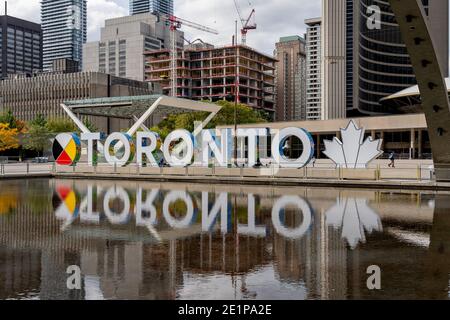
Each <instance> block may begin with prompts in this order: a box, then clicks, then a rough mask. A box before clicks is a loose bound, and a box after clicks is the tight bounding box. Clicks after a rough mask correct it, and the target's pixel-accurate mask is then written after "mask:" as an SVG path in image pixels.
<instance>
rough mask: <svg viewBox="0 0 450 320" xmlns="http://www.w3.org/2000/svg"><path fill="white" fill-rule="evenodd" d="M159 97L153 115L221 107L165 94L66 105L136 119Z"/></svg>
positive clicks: (213, 110)
mask: <svg viewBox="0 0 450 320" xmlns="http://www.w3.org/2000/svg"><path fill="white" fill-rule="evenodd" d="M158 99H159V100H160V101H159V103H158V104H157V107H156V108H155V110H154V112H152V116H160V117H164V116H167V115H169V114H173V113H185V112H197V111H203V112H208V113H217V112H219V111H220V109H221V107H220V106H218V105H216V104H212V103H207V102H199V101H193V100H187V99H179V98H172V97H168V96H164V95H145V96H130V97H110V98H95V99H86V100H73V101H66V102H64V105H66V106H67V107H68V108H70V109H71V111H72V112H74V113H75V114H78V115H90V116H103V117H112V118H123V119H134V118H135V117H137V118H139V117H141V116H142V115H143V114H144V113H145V112H146V111H147V110H148V109H149V108H150V107H151V106H152V105H154V104H155V103H156V102H157V101H158Z"/></svg>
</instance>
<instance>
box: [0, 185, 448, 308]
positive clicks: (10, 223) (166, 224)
mask: <svg viewBox="0 0 450 320" xmlns="http://www.w3.org/2000/svg"><path fill="white" fill-rule="evenodd" d="M373 266H375V267H377V268H378V267H379V270H380V274H379V278H378V280H380V283H379V284H380V285H381V289H380V290H377V289H375V290H370V289H369V287H370V283H372V282H371V280H370V279H372V280H373V278H371V276H372V273H368V270H371V269H370V267H373ZM71 267H75V268H79V270H80V271H81V275H80V277H79V285H80V288H81V289H80V290H71V289H69V287H68V280H69V278H70V277H71V276H72V273H70V270H71V269H70V268H71ZM68 269H69V270H68ZM68 271H69V273H68ZM449 274H450V193H434V192H420V191H392V190H376V191H373V190H346V189H331V188H326V189H324V188H303V187H298V188H295V187H271V186H270V187H269V186H235V185H205V184H178V183H153V182H131V181H93V180H88V181H87V180H48V179H36V180H10V181H0V299H189V300H198V299H448V297H449V292H450V291H449V279H450V277H449ZM368 279H369V281H368ZM368 284H369V285H368Z"/></svg>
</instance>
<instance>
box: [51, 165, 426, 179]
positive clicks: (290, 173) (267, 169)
mask: <svg viewBox="0 0 450 320" xmlns="http://www.w3.org/2000/svg"><path fill="white" fill-rule="evenodd" d="M54 170H55V171H54V173H56V174H82V175H92V176H94V177H95V176H96V175H125V176H127V175H128V176H149V177H157V178H170V177H180V176H182V177H188V178H189V177H190V178H197V179H198V178H202V177H214V178H217V179H223V178H227V177H229V178H265V179H301V180H307V179H315V180H339V181H343V180H349V181H351V180H353V181H358V180H359V181H361V180H366V181H405V182H407V181H411V182H412V181H414V182H417V181H423V182H430V181H433V180H434V169H433V167H432V166H430V165H422V164H419V165H415V164H411V165H402V167H396V168H389V167H387V166H381V165H374V166H371V167H368V168H362V169H347V168H340V167H336V166H333V165H327V164H320V165H308V166H307V167H304V168H298V169H287V168H278V167H276V166H264V167H260V168H249V167H244V166H241V167H231V168H225V167H218V166H214V165H210V166H209V167H203V166H195V165H192V166H189V167H183V168H175V167H152V166H141V165H137V164H130V165H128V166H125V167H121V166H117V165H115V166H112V165H108V164H98V165H97V166H88V165H87V164H86V163H79V164H77V165H76V166H73V167H62V166H55V167H54ZM255 181H257V180H255Z"/></svg>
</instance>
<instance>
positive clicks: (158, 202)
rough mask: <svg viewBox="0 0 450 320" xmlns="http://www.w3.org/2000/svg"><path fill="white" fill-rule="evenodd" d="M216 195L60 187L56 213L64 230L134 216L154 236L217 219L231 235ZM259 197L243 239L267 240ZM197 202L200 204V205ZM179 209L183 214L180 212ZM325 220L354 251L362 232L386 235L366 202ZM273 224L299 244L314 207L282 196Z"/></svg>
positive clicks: (349, 204) (242, 227)
mask: <svg viewBox="0 0 450 320" xmlns="http://www.w3.org/2000/svg"><path fill="white" fill-rule="evenodd" d="M214 195H215V199H214V200H213V201H211V200H212V198H211V197H210V196H211V194H210V193H209V192H201V195H200V194H198V195H196V194H190V193H188V192H186V191H179V190H172V191H167V192H163V191H161V190H159V189H152V190H144V189H142V188H140V187H139V188H137V190H136V191H135V193H134V194H130V191H129V190H128V191H127V190H125V189H124V188H122V187H118V186H114V187H111V188H109V189H103V188H101V187H96V186H92V185H90V186H88V187H87V190H86V194H84V195H83V196H80V194H79V193H78V192H77V191H76V190H74V189H72V188H71V187H68V186H59V187H57V188H56V190H55V197H56V198H57V199H58V200H59V201H57V202H56V207H55V210H56V211H55V213H56V217H57V218H58V219H61V220H63V221H64V222H65V223H64V225H63V229H65V228H67V227H68V226H70V225H71V224H72V223H74V222H75V221H76V220H78V219H79V221H80V222H81V223H89V224H91V223H92V224H100V222H101V221H102V220H103V219H106V220H107V221H109V222H110V223H111V224H113V225H125V224H128V223H129V222H130V221H131V220H132V218H133V216H134V220H135V223H136V226H138V227H146V228H148V229H149V231H150V232H151V233H153V234H154V230H155V229H154V227H156V226H157V225H161V224H162V223H163V222H165V223H166V224H167V225H168V226H169V227H170V228H172V229H175V230H182V229H188V228H190V227H191V226H193V225H194V224H195V223H201V230H202V232H212V231H214V226H216V224H217V222H218V220H220V232H221V233H222V234H227V233H229V232H230V231H231V230H232V222H233V220H234V219H232V208H233V205H232V204H231V197H230V194H229V193H227V192H222V193H219V194H214ZM256 198H257V197H256V196H255V195H253V194H248V195H247V207H246V211H245V216H242V217H241V216H240V219H241V218H242V219H243V220H245V221H246V222H247V223H246V224H241V223H239V224H238V225H237V232H238V233H239V234H241V235H248V236H255V237H265V236H266V235H267V226H266V225H258V224H257V219H256V217H257V215H256V213H257V207H258V206H257V201H256ZM198 203H201V205H200V206H199V205H197V204H198ZM118 204H120V205H118ZM180 204H181V206H180ZM176 207H178V208H181V207H182V209H178V210H177V209H176ZM235 209H237V208H235ZM287 210H294V211H295V212H297V213H301V219H298V220H297V219H295V220H297V221H300V223H299V224H295V226H288V224H290V223H287V222H286V221H287V216H286V211H287ZM177 211H183V213H182V214H180V213H179V212H177ZM199 211H200V212H201V216H199ZM291 212H293V211H291ZM158 213H159V214H158ZM325 216H326V224H327V226H331V227H334V228H337V229H339V228H342V238H343V239H346V241H347V242H348V244H349V245H350V247H351V248H352V249H354V248H355V247H356V246H357V244H358V243H359V242H363V243H364V242H365V236H364V230H365V231H367V232H368V233H372V232H374V231H382V225H381V220H380V217H379V216H378V214H376V213H375V211H374V210H373V209H371V208H370V207H369V206H368V204H367V202H366V201H365V200H361V199H344V200H338V202H337V204H336V205H335V206H333V207H332V208H330V209H329V210H328V211H327V212H326V213H325ZM271 220H272V225H273V227H274V229H275V232H276V233H278V234H279V235H281V236H283V237H285V238H288V239H293V240H294V239H301V238H302V237H303V236H305V235H306V234H307V233H308V231H310V230H311V227H312V225H313V223H314V210H313V208H312V206H311V204H310V203H309V202H308V201H307V200H305V199H304V198H302V197H300V196H295V195H287V196H282V197H280V198H277V199H275V200H274V203H273V206H272V210H271Z"/></svg>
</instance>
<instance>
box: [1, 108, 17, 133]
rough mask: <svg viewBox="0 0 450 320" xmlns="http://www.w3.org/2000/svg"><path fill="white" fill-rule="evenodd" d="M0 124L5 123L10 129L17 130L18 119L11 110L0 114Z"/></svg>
mask: <svg viewBox="0 0 450 320" xmlns="http://www.w3.org/2000/svg"><path fill="white" fill-rule="evenodd" d="M0 123H5V124H7V125H8V127H9V128H10V129H16V128H17V119H16V118H15V117H14V115H13V113H12V111H11V110H8V111H6V112H4V113H2V114H0Z"/></svg>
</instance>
